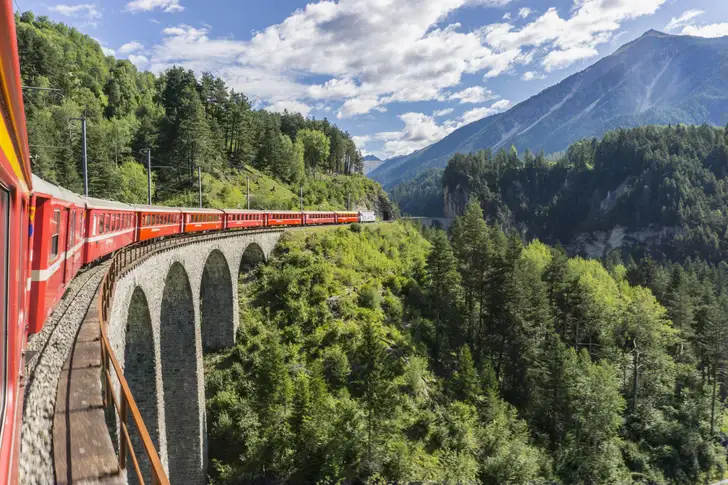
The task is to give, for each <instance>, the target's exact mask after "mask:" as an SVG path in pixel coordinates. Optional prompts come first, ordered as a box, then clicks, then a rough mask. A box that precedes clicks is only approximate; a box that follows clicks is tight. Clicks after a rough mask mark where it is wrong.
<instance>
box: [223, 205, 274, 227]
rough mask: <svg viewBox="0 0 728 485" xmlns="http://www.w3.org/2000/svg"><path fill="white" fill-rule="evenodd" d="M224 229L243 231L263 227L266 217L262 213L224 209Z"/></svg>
mask: <svg viewBox="0 0 728 485" xmlns="http://www.w3.org/2000/svg"><path fill="white" fill-rule="evenodd" d="M223 212H224V213H225V229H244V228H255V227H265V226H266V217H265V212H263V211H254V210H235V209H225V210H223Z"/></svg>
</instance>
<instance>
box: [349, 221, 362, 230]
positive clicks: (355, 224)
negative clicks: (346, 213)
mask: <svg viewBox="0 0 728 485" xmlns="http://www.w3.org/2000/svg"><path fill="white" fill-rule="evenodd" d="M349 229H350V230H351V232H361V224H359V223H358V222H355V223H354V224H352V225H351V226H349Z"/></svg>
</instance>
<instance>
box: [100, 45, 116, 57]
mask: <svg viewBox="0 0 728 485" xmlns="http://www.w3.org/2000/svg"><path fill="white" fill-rule="evenodd" d="M101 51H102V52H103V53H104V55H105V56H113V55H116V51H115V50H114V49H111V48H109V47H104V46H101Z"/></svg>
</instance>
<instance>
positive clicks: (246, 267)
mask: <svg viewBox="0 0 728 485" xmlns="http://www.w3.org/2000/svg"><path fill="white" fill-rule="evenodd" d="M265 259H266V258H265V252H264V251H263V248H261V247H260V245H258V243H254V242H251V243H250V244H248V246H247V247H246V248H245V251H243V257H242V259H241V260H240V273H242V274H247V273H250V272H251V271H252V270H253V269H255V268H256V267H257V266H258V265H259V264H262V263H265Z"/></svg>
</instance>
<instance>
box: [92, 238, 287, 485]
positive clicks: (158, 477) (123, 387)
mask: <svg viewBox="0 0 728 485" xmlns="http://www.w3.org/2000/svg"><path fill="white" fill-rule="evenodd" d="M275 232H283V229H267V230H241V229H228V230H222V231H216V232H214V233H203V234H188V235H181V236H175V237H171V238H162V239H149V240H147V241H142V242H138V243H135V244H131V245H129V246H126V247H124V248H122V249H120V250H118V251H117V252H115V253H114V254H113V255H112V259H111V264H110V265H109V267H108V269H107V270H106V273H105V274H104V277H103V279H102V280H101V285H100V292H99V296H98V310H99V324H100V327H101V366H102V374H101V375H102V376H103V379H102V387H103V404H104V408H105V409H107V410H112V406H113V410H115V411H116V413H117V415H118V416H119V430H120V431H121V433H120V439H119V469H120V470H125V469H126V467H127V456H126V455H127V453H129V455H130V457H131V461H132V463H133V465H134V470H135V472H136V475H137V478H138V480H139V483H140V485H144V484H145V482H144V479H143V477H142V473H141V470H140V468H139V460H138V458H137V454H136V452H135V451H134V447H133V445H132V442H131V437H130V434H129V428H128V421H129V413H131V418H132V420H133V422H134V424H135V425H136V429H137V432H138V434H139V436H140V438H141V440H142V446H143V448H144V454H145V455H146V458H147V460H148V462H149V464H150V465H151V471H152V485H170V482H169V478H168V477H167V474H166V472H165V471H164V467H163V466H162V462H161V460H160V459H159V454H158V453H157V450H156V449H155V447H154V443H153V441H152V438H151V436H150V434H149V431H148V430H147V427H146V425H145V424H144V419H143V418H142V415H141V413H140V412H139V408H138V407H137V405H136V401H135V400H134V396H132V393H131V390H130V389H129V384H128V383H127V382H126V379H125V378H124V371H123V370H122V368H121V366H120V365H119V361H118V360H117V359H116V356H115V355H114V351H113V349H112V347H111V342H110V341H109V337H108V333H107V327H108V323H109V312H110V311H111V304H112V297H113V294H114V288H115V286H116V282H117V280H118V279H119V278H121V277H123V276H124V275H125V274H126V273H128V272H129V271H131V270H132V269H134V268H135V267H136V266H138V265H139V264H141V263H142V262H144V261H145V260H147V259H149V258H150V257H151V256H153V255H154V254H157V253H160V252H163V251H167V250H169V249H172V248H178V247H180V246H186V245H189V244H195V243H199V242H206V241H210V240H216V239H226V238H230V237H237V236H240V235H251V234H261V233H275ZM112 371H113V375H112ZM114 375H115V376H116V379H117V381H118V383H119V390H120V395H119V396H118V397H117V396H116V395H115V392H114V379H113V377H114Z"/></svg>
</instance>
